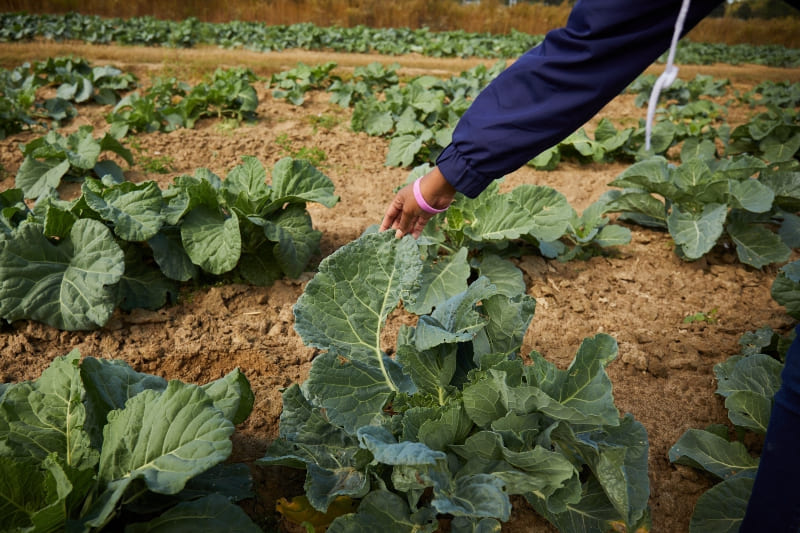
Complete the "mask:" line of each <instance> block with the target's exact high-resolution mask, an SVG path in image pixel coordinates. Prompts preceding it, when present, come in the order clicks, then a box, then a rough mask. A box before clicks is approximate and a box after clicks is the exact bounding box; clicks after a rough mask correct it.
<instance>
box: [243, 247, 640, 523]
mask: <svg viewBox="0 0 800 533" xmlns="http://www.w3.org/2000/svg"><path fill="white" fill-rule="evenodd" d="M456 270H457V269H451V271H450V272H449V273H441V274H440V275H439V276H434V277H438V283H439V284H440V286H442V287H449V286H451V285H455V286H457V288H458V289H461V288H462V287H463V290H460V292H456V290H447V289H446V288H445V289H443V290H441V291H435V292H436V293H437V294H432V291H431V290H429V287H428V285H430V284H433V282H432V281H431V278H429V277H426V276H425V274H424V272H425V271H424V266H423V262H422V260H421V258H420V251H419V249H418V246H417V243H416V241H415V240H413V239H412V238H411V237H408V236H407V237H404V238H403V239H400V240H398V239H395V238H394V234H393V233H392V232H384V233H382V234H369V235H365V236H362V237H361V238H360V239H358V240H356V241H354V242H352V243H350V244H348V245H346V246H344V247H342V248H340V249H339V250H337V251H336V252H334V253H333V254H332V255H331V256H329V257H327V258H326V259H325V260H324V261H323V262H322V263H321V265H320V268H319V272H318V273H317V275H316V276H315V277H314V279H312V280H311V281H310V282H309V283H308V285H307V286H306V289H305V291H304V293H303V295H302V296H301V297H300V299H299V300H298V302H297V304H296V305H295V308H294V313H295V329H296V330H297V332H298V333H299V334H300V336H301V337H302V338H303V340H304V342H305V343H306V344H307V345H309V346H313V347H316V348H318V349H320V350H322V353H321V354H320V355H318V356H317V357H316V358H315V359H314V362H313V364H312V368H311V371H310V374H309V378H308V380H307V381H306V382H305V383H303V384H302V385H293V386H291V387H289V388H288V389H287V390H286V391H285V392H284V395H283V404H284V410H283V413H282V414H281V424H280V428H281V429H280V437H279V438H278V439H277V440H276V441H274V443H273V444H272V445H271V446H270V448H269V449H268V451H267V455H266V456H265V457H264V458H263V459H261V460H260V461H259V462H260V463H261V464H264V465H275V464H280V465H287V466H291V467H296V468H304V469H305V470H306V484H305V489H306V496H307V498H308V500H309V502H310V503H311V505H312V506H313V507H314V508H315V509H317V510H318V511H322V512H324V511H326V510H327V508H328V507H329V506H330V505H331V504H332V502H334V501H335V500H336V498H338V497H342V496H347V497H350V498H354V499H358V500H359V506H358V509H357V510H356V512H354V513H350V514H346V515H344V516H341V517H339V518H336V519H335V520H334V521H333V522H332V523H331V524H330V526H329V528H328V531H353V530H356V529H357V530H363V531H371V530H376V529H378V528H380V529H386V528H389V530H391V531H398V532H401V531H408V532H410V531H435V530H437V528H438V527H439V523H438V521H437V517H438V516H445V515H449V516H450V517H452V521H451V530H452V531H477V530H481V531H483V530H496V529H497V528H498V527H499V525H500V523H501V522H503V521H506V520H508V519H509V516H510V511H511V503H510V499H509V496H510V495H513V494H521V495H524V496H525V497H526V498H527V499H528V500H529V501H530V502H531V503H532V504H533V505H534V506H535V507H536V508H537V510H538V511H539V512H540V513H542V514H543V515H544V516H545V517H546V518H547V519H548V520H550V521H552V522H553V523H554V524H556V525H557V526H558V527H559V528H560V529H561V530H562V531H565V532H568V531H584V530H585V529H582V528H581V527H580V526H578V524H583V525H585V526H587V527H590V528H593V529H596V530H598V531H605V530H608V529H610V528H611V527H612V522H619V523H622V524H625V526H626V527H628V528H629V529H628V530H629V531H633V530H634V529H635V528H636V527H637V526H639V525H641V524H644V523H647V521H648V516H649V511H648V508H647V499H648V495H649V484H648V478H647V449H648V444H647V433H646V431H645V429H644V428H643V427H642V426H641V424H639V423H638V422H636V421H635V420H634V419H633V417H632V416H630V415H625V416H623V417H620V414H619V412H618V411H617V409H616V407H615V406H614V402H613V397H612V390H611V382H610V380H609V378H608V376H607V374H606V372H605V367H606V366H607V365H608V364H609V363H610V362H611V361H613V360H614V359H615V357H616V355H617V345H616V342H615V341H614V340H613V339H612V338H611V337H609V336H607V335H603V334H600V335H597V336H596V337H593V338H590V339H586V340H585V341H584V343H583V344H582V345H581V347H580V349H579V350H578V353H577V354H576V356H575V360H574V361H573V363H572V365H571V366H570V368H569V369H567V370H561V369H559V368H557V367H556V366H555V365H553V364H552V363H550V362H548V361H547V360H546V359H545V358H544V357H542V356H541V355H540V354H538V353H536V352H534V353H532V354H531V355H530V357H531V360H532V364H530V365H525V364H524V363H523V360H522V359H521V358H520V357H519V353H518V352H519V349H520V346H521V343H522V339H523V336H524V334H525V330H526V329H527V327H528V324H529V323H530V320H531V318H532V317H533V312H534V307H535V301H534V300H533V299H532V298H530V297H529V296H527V295H525V294H524V292H523V291H524V285H523V286H522V289H521V290H520V289H518V290H517V291H516V292H514V293H513V294H508V293H507V292H506V293H504V292H505V291H502V290H501V289H500V288H499V286H498V285H495V284H494V283H492V282H490V281H489V279H488V278H487V277H483V276H481V277H479V278H477V279H476V280H474V281H472V282H471V283H469V284H467V281H466V280H465V279H464V278H463V277H462V275H463V274H464V272H463V271H456ZM458 289H457V290H458ZM420 299H424V300H425V304H424V305H420V307H426V308H431V309H433V310H432V311H430V312H428V313H426V314H423V315H422V316H420V317H419V319H418V321H417V323H416V325H415V326H403V327H401V330H400V331H399V333H398V336H397V344H396V347H392V349H391V350H387V349H386V348H385V347H384V346H382V344H381V339H382V331H383V328H384V325H385V322H386V319H387V317H388V316H389V314H390V313H392V312H393V311H394V310H395V308H396V307H397V306H398V305H399V303H400V302H401V301H402V302H403V305H404V307H410V306H413V305H415V304H421V302H420ZM390 353H392V354H393V356H390V355H389V354H390Z"/></svg>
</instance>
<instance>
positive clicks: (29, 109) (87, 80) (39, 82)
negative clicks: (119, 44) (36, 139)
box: [0, 57, 136, 139]
mask: <svg viewBox="0 0 800 533" xmlns="http://www.w3.org/2000/svg"><path fill="white" fill-rule="evenodd" d="M135 85H136V77H135V76H134V75H133V74H124V73H122V71H120V70H119V69H117V68H115V67H112V66H110V65H107V66H104V67H92V66H91V65H90V64H89V62H88V61H86V60H85V59H81V58H73V57H55V58H50V59H48V60H47V61H41V62H37V63H35V64H33V65H31V64H29V63H25V64H23V65H21V66H19V67H17V68H15V69H13V70H10V71H9V70H0V139H2V138H5V137H6V136H7V135H9V134H11V133H16V132H19V131H23V130H24V129H28V128H33V127H36V126H39V127H46V126H47V122H48V121H52V122H53V124H55V125H59V124H60V123H61V122H62V121H64V120H68V119H71V118H73V117H74V116H75V115H76V114H77V110H76V109H75V106H74V105H73V104H85V103H89V102H96V103H99V104H114V103H116V102H117V100H119V96H120V93H121V92H123V91H127V90H129V89H131V88H132V87H133V86H135ZM43 87H55V88H56V96H54V97H51V98H41V97H39V96H37V91H39V89H41V88H43Z"/></svg>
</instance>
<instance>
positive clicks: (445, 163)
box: [436, 144, 493, 198]
mask: <svg viewBox="0 0 800 533" xmlns="http://www.w3.org/2000/svg"><path fill="white" fill-rule="evenodd" d="M436 166H438V167H439V170H440V171H441V173H442V175H443V176H444V178H445V179H446V180H447V181H448V183H450V185H452V186H453V188H454V189H455V190H457V191H458V192H460V193H461V194H464V195H466V196H468V197H470V198H475V197H476V196H478V195H479V194H480V193H481V192H483V190H484V189H485V188H486V187H488V186H489V184H490V183H491V182H492V181H493V180H492V178H487V177H486V176H484V175H483V174H480V173H478V172H475V171H474V170H472V168H470V166H469V163H468V162H467V160H466V159H465V158H464V157H463V156H462V155H461V154H460V153H459V152H458V150H456V148H455V146H454V145H453V144H450V145H448V146H447V147H446V148H445V149H444V150H443V151H442V153H441V154H439V157H438V158H437V159H436Z"/></svg>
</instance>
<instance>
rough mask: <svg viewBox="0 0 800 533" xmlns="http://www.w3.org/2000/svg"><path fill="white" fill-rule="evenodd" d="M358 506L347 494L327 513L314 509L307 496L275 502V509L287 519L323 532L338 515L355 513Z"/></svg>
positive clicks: (334, 502) (330, 507) (331, 506)
mask: <svg viewBox="0 0 800 533" xmlns="http://www.w3.org/2000/svg"><path fill="white" fill-rule="evenodd" d="M357 507H358V502H357V501H355V500H353V499H352V498H348V497H347V496H339V497H338V498H336V499H335V500H334V501H333V502H332V503H331V504H330V505H329V506H328V511H327V512H325V513H323V512H320V511H317V510H316V509H314V507H313V506H312V505H311V503H310V502H309V501H308V498H306V497H305V496H296V497H294V498H292V501H291V502H290V501H289V500H287V499H286V498H281V499H279V500H278V501H277V502H276V504H275V509H276V510H277V511H278V512H279V513H280V514H282V515H283V516H284V517H285V518H286V519H287V520H289V521H290V522H292V523H294V524H299V525H305V524H308V525H310V526H311V527H313V528H314V531H315V533H322V532H323V531H325V530H326V529H328V526H329V525H330V523H331V522H333V521H334V520H335V519H336V518H337V517H339V516H342V515H345V514H348V513H353V512H355V510H356V508H357Z"/></svg>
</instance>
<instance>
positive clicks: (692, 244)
mask: <svg viewBox="0 0 800 533" xmlns="http://www.w3.org/2000/svg"><path fill="white" fill-rule="evenodd" d="M727 216H728V206H727V205H725V204H707V205H704V206H703V211H702V212H701V213H694V212H692V211H688V210H687V211H684V210H681V209H680V208H679V207H678V206H677V205H673V206H672V212H671V213H670V215H669V217H667V227H668V228H669V233H670V235H672V238H673V239H674V240H675V244H676V245H677V246H678V247H680V249H681V250H682V251H683V253H684V255H685V256H686V257H687V258H688V259H699V258H700V257H702V256H703V255H705V254H706V253H707V252H708V251H710V250H711V249H712V248H713V247H714V245H715V244H716V243H717V239H719V237H720V235H722V231H723V229H724V225H725V219H726V218H727Z"/></svg>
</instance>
